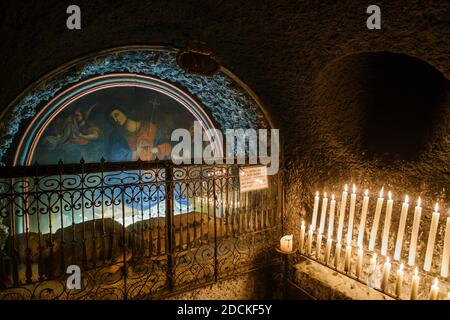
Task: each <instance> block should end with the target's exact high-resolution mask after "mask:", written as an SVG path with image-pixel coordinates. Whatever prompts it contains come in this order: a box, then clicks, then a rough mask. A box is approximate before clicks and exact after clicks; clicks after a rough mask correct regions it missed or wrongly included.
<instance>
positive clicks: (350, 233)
mask: <svg viewBox="0 0 450 320" xmlns="http://www.w3.org/2000/svg"><path fill="white" fill-rule="evenodd" d="M355 207H356V187H355V185H353V192H352V194H351V196H350V213H349V215H348V229H347V244H350V245H351V244H352V239H353V220H354V219H355Z"/></svg>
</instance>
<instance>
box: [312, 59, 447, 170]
mask: <svg viewBox="0 0 450 320" xmlns="http://www.w3.org/2000/svg"><path fill="white" fill-rule="evenodd" d="M448 90H449V81H448V79H446V78H445V77H444V76H443V75H442V74H441V73H440V72H439V71H438V70H437V69H435V68H434V67H433V66H431V65H430V64H428V63H427V62H425V61H423V60H420V59H418V58H415V57H411V56H408V55H405V54H397V53H390V52H363V53H355V54H351V55H347V56H345V57H343V58H339V59H337V60H334V61H332V62H331V63H329V64H328V65H326V66H325V67H324V68H323V69H322V70H321V72H320V74H319V76H318V77H317V79H316V82H315V83H314V93H313V103H314V110H315V112H316V113H317V115H318V116H320V122H321V125H320V127H319V129H320V130H322V133H324V134H325V135H328V136H331V137H332V138H333V139H335V140H336V141H340V142H341V145H342V147H343V148H346V149H347V151H349V152H351V153H354V154H358V155H361V156H362V159H363V160H377V161H380V162H381V163H385V164H387V163H391V162H393V161H395V160H403V161H414V160H417V159H418V158H420V157H421V156H422V155H423V154H424V153H425V152H426V151H427V150H428V149H429V147H430V145H431V144H433V143H434V142H436V141H439V140H442V139H445V135H446V132H445V128H446V126H447V117H446V112H447V109H446V103H447V95H448ZM325 114H326V115H327V116H326V117H324V116H323V115H325ZM442 129H444V130H442Z"/></svg>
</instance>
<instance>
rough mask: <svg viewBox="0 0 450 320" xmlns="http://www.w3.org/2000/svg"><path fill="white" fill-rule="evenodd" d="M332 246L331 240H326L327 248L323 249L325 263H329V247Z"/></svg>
mask: <svg viewBox="0 0 450 320" xmlns="http://www.w3.org/2000/svg"><path fill="white" fill-rule="evenodd" d="M332 245H333V239H331V238H328V239H327V246H326V247H325V263H326V264H329V263H330V255H331V247H332Z"/></svg>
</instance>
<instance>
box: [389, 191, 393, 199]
mask: <svg viewBox="0 0 450 320" xmlns="http://www.w3.org/2000/svg"><path fill="white" fill-rule="evenodd" d="M388 197H389V200H392V193H391V192H390V191H389V192H388Z"/></svg>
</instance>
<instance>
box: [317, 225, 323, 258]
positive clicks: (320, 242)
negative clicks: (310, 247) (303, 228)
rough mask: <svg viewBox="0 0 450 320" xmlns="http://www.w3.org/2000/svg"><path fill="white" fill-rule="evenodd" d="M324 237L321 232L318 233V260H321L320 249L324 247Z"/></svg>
mask: <svg viewBox="0 0 450 320" xmlns="http://www.w3.org/2000/svg"><path fill="white" fill-rule="evenodd" d="M322 237H323V235H322V234H321V233H320V231H319V232H318V233H317V241H316V259H317V260H319V259H320V249H321V247H322Z"/></svg>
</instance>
